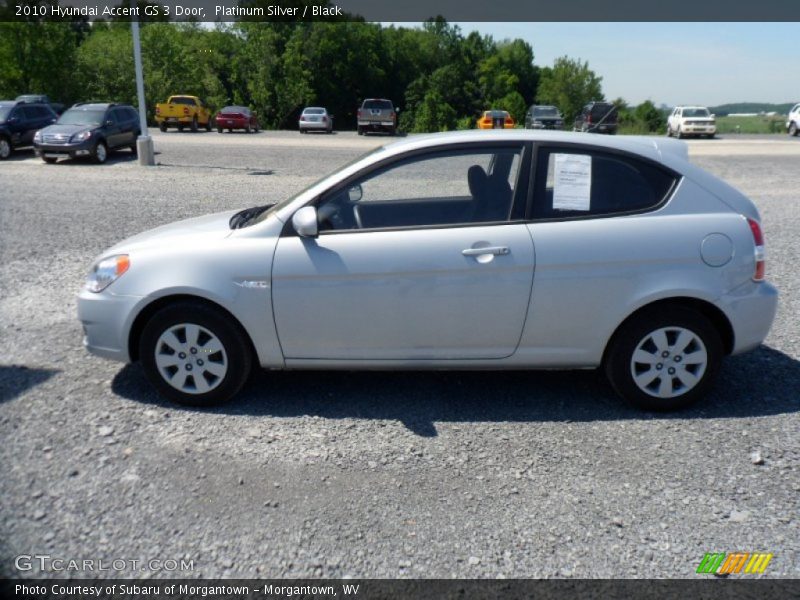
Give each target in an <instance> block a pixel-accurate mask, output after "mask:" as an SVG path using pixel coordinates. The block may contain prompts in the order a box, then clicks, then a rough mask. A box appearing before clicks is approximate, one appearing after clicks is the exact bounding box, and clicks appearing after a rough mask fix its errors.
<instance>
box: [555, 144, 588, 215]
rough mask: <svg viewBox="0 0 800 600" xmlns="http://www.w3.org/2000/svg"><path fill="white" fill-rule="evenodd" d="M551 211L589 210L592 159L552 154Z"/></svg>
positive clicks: (582, 156) (581, 155) (585, 155)
mask: <svg viewBox="0 0 800 600" xmlns="http://www.w3.org/2000/svg"><path fill="white" fill-rule="evenodd" d="M553 157H554V158H555V170H554V173H553V178H554V186H553V210H589V204H590V201H591V196H592V157H591V156H589V155H587V154H553Z"/></svg>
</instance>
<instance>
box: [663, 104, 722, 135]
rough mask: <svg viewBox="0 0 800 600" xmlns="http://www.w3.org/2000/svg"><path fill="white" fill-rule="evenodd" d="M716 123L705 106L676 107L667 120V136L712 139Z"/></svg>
mask: <svg viewBox="0 0 800 600" xmlns="http://www.w3.org/2000/svg"><path fill="white" fill-rule="evenodd" d="M716 133H717V121H716V119H715V117H714V115H712V114H711V113H710V112H709V111H708V109H707V108H706V107H705V106H676V107H675V109H674V110H673V111H672V114H670V116H669V118H668V119H667V135H668V136H670V137H672V136H673V135H674V136H676V137H678V138H683V137H686V136H689V135H694V136H697V137H702V136H705V137H708V138H713V137H714V135H715V134H716Z"/></svg>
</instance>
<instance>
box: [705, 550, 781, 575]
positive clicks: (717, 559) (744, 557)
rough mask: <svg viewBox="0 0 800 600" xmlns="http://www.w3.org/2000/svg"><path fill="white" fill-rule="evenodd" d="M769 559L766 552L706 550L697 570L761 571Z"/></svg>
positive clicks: (724, 573) (721, 571) (770, 558)
mask: <svg viewBox="0 0 800 600" xmlns="http://www.w3.org/2000/svg"><path fill="white" fill-rule="evenodd" d="M771 560H772V554H767V553H766V552H728V553H726V552H706V555H705V556H704V557H703V560H701V561H700V566H698V567H697V572H698V573H715V574H717V575H729V574H731V573H763V572H764V571H766V570H767V565H768V564H769V561H771Z"/></svg>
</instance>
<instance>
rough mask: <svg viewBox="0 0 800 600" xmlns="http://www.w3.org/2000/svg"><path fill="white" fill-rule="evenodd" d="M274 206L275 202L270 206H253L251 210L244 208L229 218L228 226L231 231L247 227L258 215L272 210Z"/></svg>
mask: <svg viewBox="0 0 800 600" xmlns="http://www.w3.org/2000/svg"><path fill="white" fill-rule="evenodd" d="M276 204H277V202H273V203H271V204H264V205H262V206H254V207H252V208H245V209H244V210H240V211H239V212H237V213H236V214H235V215H233V216H232V217H231V220H230V221H228V225H230V228H231V229H241V228H242V227H247V224H248V223H249V222H250V221H252V220H253V219H255V218H256V217H257V216H258V215H260V214H261V213H263V212H264V211H266V210H268V209H270V208H272V207H273V206H275V205H276Z"/></svg>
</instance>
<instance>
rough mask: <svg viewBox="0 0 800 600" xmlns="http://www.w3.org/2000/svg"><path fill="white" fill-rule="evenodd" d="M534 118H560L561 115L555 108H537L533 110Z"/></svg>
mask: <svg viewBox="0 0 800 600" xmlns="http://www.w3.org/2000/svg"><path fill="white" fill-rule="evenodd" d="M533 116H534V117H560V116H561V113H560V112H558V109H557V108H556V107H555V106H537V107H536V108H534V109H533Z"/></svg>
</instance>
